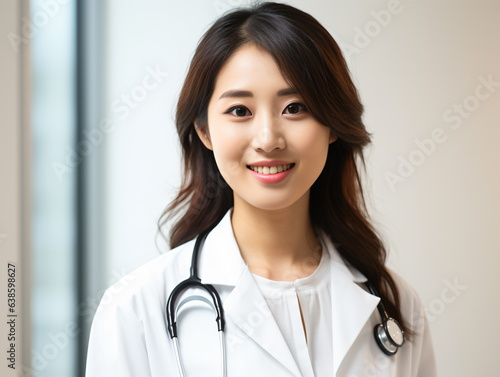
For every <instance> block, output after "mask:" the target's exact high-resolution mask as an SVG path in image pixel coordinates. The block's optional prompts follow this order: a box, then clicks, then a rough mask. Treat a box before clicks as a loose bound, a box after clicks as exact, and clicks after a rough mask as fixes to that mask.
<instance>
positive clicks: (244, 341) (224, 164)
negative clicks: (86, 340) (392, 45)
mask: <svg viewBox="0 0 500 377" xmlns="http://www.w3.org/2000/svg"><path fill="white" fill-rule="evenodd" d="M362 111H363V108H362V105H361V103H360V101H359V97H358V93H357V91H356V88H355V87H354V85H353V83H352V81H351V78H350V76H349V72H348V69H347V66H346V63H345V61H344V59H343V57H342V54H341V52H340V50H339V48H338V46H337V44H336V43H335V41H334V40H333V38H332V37H331V36H330V35H329V34H328V32H327V31H326V30H325V29H324V28H323V27H322V26H321V25H320V24H319V23H318V22H317V21H316V20H315V19H314V18H312V17H311V16H310V15H308V14H306V13H303V12H301V11H299V10H297V9H295V8H293V7H290V6H287V5H282V4H275V3H264V4H261V5H257V6H256V7H253V8H249V9H240V10H236V11H233V12H231V13H229V14H227V15H225V16H223V17H222V18H220V19H219V20H218V21H216V23H215V24H214V25H213V26H212V27H211V28H210V29H209V30H208V31H207V33H206V34H205V35H204V37H203V38H202V40H201V42H200V44H199V46H198V48H197V50H196V52H195V55H194V57H193V60H192V62H191V66H190V69H189V71H188V74H187V77H186V80H185V83H184V87H183V89H182V91H181V94H180V99H179V103H178V108H177V119H176V123H177V129H178V133H179V137H180V141H181V144H182V150H183V157H184V180H183V183H182V187H181V189H180V192H179V194H178V196H177V198H176V199H175V200H174V201H173V202H172V204H171V205H170V206H169V207H168V208H167V211H166V212H165V215H166V216H167V217H170V218H172V219H175V223H174V225H173V227H172V230H171V234H170V243H171V246H172V248H173V250H172V251H170V252H168V253H166V254H164V255H162V256H160V257H158V258H157V259H155V260H154V261H152V262H150V263H149V264H147V265H145V266H143V267H141V268H140V269H138V270H137V271H135V272H134V273H132V274H131V276H129V277H128V281H130V280H132V283H131V284H130V283H129V286H128V287H127V290H126V291H125V292H123V291H122V292H117V293H114V294H113V293H112V292H113V288H110V292H111V294H109V295H108V299H107V300H106V301H105V302H104V300H103V302H102V303H101V305H100V307H99V309H98V311H97V313H96V317H95V319H94V323H93V327H92V332H91V337H90V345H89V353H88V365H87V376H120V377H124V376H141V377H142V376H176V375H179V369H180V368H184V370H185V372H186V375H187V376H202V375H203V376H211V375H219V374H220V373H221V355H220V349H219V340H218V337H217V333H216V325H215V324H214V323H213V318H214V314H213V311H212V309H211V308H210V306H209V305H206V303H205V302H204V301H203V300H196V301H190V300H189V297H191V298H192V297H200V296H201V297H204V294H205V293H204V292H202V290H200V289H190V290H187V291H186V292H184V293H183V294H181V295H180V296H179V297H178V298H176V299H175V298H174V299H173V301H174V304H175V305H174V306H173V311H175V310H176V308H177V305H178V304H180V305H181V308H180V309H179V313H178V322H177V330H178V339H179V345H180V346H179V347H180V355H181V356H180V360H182V361H179V365H178V361H177V358H176V350H175V347H174V342H173V341H172V340H171V339H170V336H168V331H169V330H171V329H172V326H167V321H168V320H167V318H166V314H165V306H166V303H167V300H168V299H169V296H170V294H171V293H172V291H173V290H174V288H175V287H176V286H177V285H178V284H179V283H180V282H181V281H183V280H184V279H186V278H188V276H189V272H190V266H191V256H192V254H193V247H194V244H195V239H196V238H197V237H198V236H199V235H200V234H202V233H205V232H207V231H209V233H208V235H207V237H206V239H205V241H204V243H203V245H202V249H201V251H200V255H199V260H198V266H199V277H200V278H201V281H202V282H203V283H205V284H211V285H212V286H213V287H214V288H215V289H216V291H217V294H218V295H219V296H220V298H221V301H222V304H223V310H224V313H225V336H226V338H225V340H224V341H223V344H224V345H225V352H226V355H227V362H226V363H224V365H225V366H224V367H222V369H223V368H227V374H228V375H229V376H239V377H240V376H339V377H340V376H345V377H354V376H399V377H401V376H405V377H406V376H415V377H416V376H418V377H424V376H425V377H432V376H435V375H436V371H435V362H434V355H433V349H432V344H431V340H430V337H429V333H428V326H427V323H426V320H425V315H424V310H423V308H422V305H421V303H420V302H419V300H418V298H417V296H416V294H415V293H414V291H413V290H412V289H411V288H410V287H409V286H408V285H407V284H406V283H405V282H404V281H403V280H402V279H401V278H400V277H398V276H397V275H395V274H394V273H393V272H391V271H389V270H388V269H387V268H386V267H385V266H384V261H385V250H384V247H383V244H382V242H381V240H380V238H379V237H378V236H377V235H376V233H375V231H374V229H373V227H372V226H371V225H370V223H369V221H368V216H367V213H366V208H365V205H364V199H363V190H362V186H361V183H360V179H359V175H358V170H357V163H358V162H361V163H363V165H364V160H363V155H362V149H363V147H364V146H365V145H367V144H368V142H369V140H370V137H369V134H368V133H367V131H366V129H365V127H364V125H363V123H362V120H361V115H362ZM367 282H368V283H369V285H370V287H371V288H372V289H373V292H372V293H376V294H377V295H375V294H372V293H371V292H370V291H369V289H368V288H367V286H366V284H365V283H367ZM109 297H111V299H109ZM205 301H206V300H205ZM209 302H210V301H209ZM379 302H381V303H382V304H383V306H384V307H385V309H386V311H387V313H389V315H390V316H391V317H393V318H394V319H395V320H396V321H397V322H399V324H400V325H401V327H402V329H403V331H404V334H405V336H406V342H405V343H404V344H402V346H401V347H399V345H401V343H403V341H402V340H403V338H402V336H401V333H398V334H396V337H397V336H401V339H400V340H399V341H398V342H399V344H398V346H397V347H396V346H394V345H389V349H384V347H383V344H382V346H381V345H379V343H380V341H378V340H376V338H377V335H378V334H379V333H378V331H379V330H378V329H380V326H379V324H380V323H381V321H382V318H381V315H380V313H379V311H378V310H377V307H378V305H379ZM374 328H375V329H376V330H375V331H374ZM381 335H382V336H383V333H382V332H381ZM386 342H387V340H386ZM382 343H383V342H382ZM396 352H397V353H396ZM181 363H182V366H181V365H180V364H181Z"/></svg>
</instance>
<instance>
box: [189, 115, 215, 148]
mask: <svg viewBox="0 0 500 377" xmlns="http://www.w3.org/2000/svg"><path fill="white" fill-rule="evenodd" d="M193 124H194V128H195V130H196V133H197V134H198V137H199V138H200V140H201V142H202V143H203V145H204V146H205V147H206V148H207V149H210V150H211V151H213V147H212V141H211V140H210V133H209V132H208V125H207V124H206V123H205V124H198V122H197V121H196V120H195V121H194V122H193Z"/></svg>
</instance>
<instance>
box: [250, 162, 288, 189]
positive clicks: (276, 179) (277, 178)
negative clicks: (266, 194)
mask: <svg viewBox="0 0 500 377" xmlns="http://www.w3.org/2000/svg"><path fill="white" fill-rule="evenodd" d="M287 164H291V165H292V167H291V168H290V169H288V170H285V171H282V172H280V173H275V174H260V173H257V172H256V171H253V170H252V169H250V168H249V167H247V169H248V171H249V172H250V173H251V174H252V175H253V176H254V177H255V178H257V180H258V181H260V182H262V183H268V184H276V183H280V182H282V181H283V180H284V179H285V178H286V177H288V175H290V173H291V172H292V170H293V168H294V167H295V164H294V163H293V162H286V161H259V162H255V163H252V164H251V165H248V166H276V165H287Z"/></svg>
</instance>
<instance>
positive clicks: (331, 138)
mask: <svg viewBox="0 0 500 377" xmlns="http://www.w3.org/2000/svg"><path fill="white" fill-rule="evenodd" d="M337 139H338V137H337V135H334V134H333V133H332V132H331V131H330V139H329V142H330V144H331V143H333V142H334V141H336V140H337Z"/></svg>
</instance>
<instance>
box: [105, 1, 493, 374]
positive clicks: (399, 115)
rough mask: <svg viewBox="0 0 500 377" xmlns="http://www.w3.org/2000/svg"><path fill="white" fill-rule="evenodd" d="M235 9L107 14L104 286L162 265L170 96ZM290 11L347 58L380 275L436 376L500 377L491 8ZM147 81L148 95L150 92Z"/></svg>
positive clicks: (177, 7)
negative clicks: (381, 259) (422, 328)
mask: <svg viewBox="0 0 500 377" xmlns="http://www.w3.org/2000/svg"><path fill="white" fill-rule="evenodd" d="M242 3H244V1H241V0H240V1H237V0H220V1H215V0H214V1H212V0H210V1H206V0H204V1H202V0H197V1H194V0H193V1H160V0H148V1H142V2H127V3H124V2H123V1H118V0H108V1H107V2H106V3H105V4H106V6H105V8H106V16H107V17H108V20H109V23H108V24H107V26H106V31H105V34H104V36H103V38H104V39H103V40H104V41H105V43H104V44H105V51H106V53H107V56H106V57H107V59H106V64H105V66H104V67H103V75H102V77H104V78H106V81H105V82H103V92H102V93H103V109H104V111H103V114H102V117H106V116H109V117H110V118H111V119H112V121H113V125H114V127H113V130H112V131H111V132H110V133H109V134H108V135H107V136H106V139H105V141H104V143H103V145H102V148H103V150H104V151H105V155H106V156H107V157H106V161H105V167H106V174H105V176H106V190H105V192H104V193H103V194H104V195H105V202H107V203H108V205H107V207H106V208H105V211H106V220H105V229H104V233H105V234H107V239H106V247H105V249H106V250H108V251H109V254H107V255H106V256H103V258H106V259H105V266H106V267H105V269H106V271H107V273H108V280H109V282H112V281H114V280H116V276H118V275H121V274H122V273H125V272H126V271H130V270H131V269H133V268H134V267H136V266H138V265H139V264H142V263H143V262H145V261H147V260H149V259H151V258H153V257H154V256H156V255H157V253H158V251H157V249H156V246H155V234H156V220H157V218H158V216H159V215H160V213H161V211H162V210H163V207H164V206H165V205H166V204H167V203H168V201H169V200H170V199H171V198H172V195H173V193H174V191H173V190H174V188H175V187H176V186H177V185H178V183H179V178H180V173H179V167H180V162H179V150H178V146H177V140H176V135H175V130H174V125H173V110H174V106H175V100H176V96H177V94H178V92H179V89H180V86H181V83H182V80H183V78H184V75H185V72H186V69H187V64H188V62H189V59H190V57H191V55H192V53H193V50H194V48H195V45H196V42H197V41H198V40H199V38H200V37H201V34H202V32H203V31H204V30H206V28H207V27H208V25H209V24H210V23H211V22H212V21H213V20H214V19H215V18H216V17H217V16H218V15H219V14H220V13H221V11H223V10H225V9H228V8H229V7H230V6H232V5H238V4H242ZM289 3H290V4H292V5H295V6H298V7H300V8H302V9H303V10H305V11H308V12H310V13H312V14H313V15H314V16H315V17H317V18H318V19H319V20H320V22H322V23H323V24H324V25H325V26H326V27H327V28H328V29H329V30H330V31H331V32H332V33H333V34H334V35H335V36H336V37H337V38H338V42H339V43H340V44H341V45H342V46H343V47H344V49H345V50H346V51H347V53H348V54H349V61H350V65H351V68H352V71H353V73H354V75H355V79H356V82H357V84H358V88H359V90H360V93H361V96H362V98H363V101H364V104H365V107H366V115H365V122H366V124H367V127H368V128H369V130H370V131H371V132H372V133H373V145H372V147H371V148H370V149H369V150H368V151H367V160H368V165H369V166H368V167H369V169H368V178H369V181H368V183H367V187H368V191H369V193H370V197H371V199H370V203H371V207H372V212H373V216H374V219H375V220H376V223H377V225H378V227H379V229H380V230H381V232H382V234H383V236H384V239H385V240H386V243H387V246H388V248H389V251H390V261H389V263H390V265H391V266H393V267H394V268H395V269H396V270H397V271H398V272H399V273H401V274H402V275H403V276H404V277H405V278H406V279H408V280H409V281H410V282H411V283H412V284H413V286H414V287H415V288H416V289H417V291H418V292H419V293H420V295H421V297H422V300H423V303H424V305H425V306H426V307H427V308H428V314H429V317H430V320H431V327H432V332H433V336H434V341H435V345H436V351H437V356H438V362H439V371H440V375H441V376H455V377H469V376H473V375H480V376H482V377H493V376H496V375H498V372H497V366H496V360H495V357H496V354H495V350H497V349H498V346H497V344H496V343H497V339H499V338H500V326H499V325H498V322H497V317H498V313H499V311H500V299H499V297H500V295H499V294H498V290H499V288H500V284H499V283H498V278H497V277H496V272H497V270H498V266H499V265H500V256H499V252H500V237H499V236H498V227H499V225H500V218H499V217H500V215H499V213H500V200H499V198H498V193H499V192H500V177H499V168H498V163H499V162H500V148H498V147H497V143H498V141H499V140H500V128H499V126H500V125H499V124H498V123H499V115H500V114H499V109H500V106H499V105H500V84H499V83H500V52H499V49H498V35H500V23H499V22H498V19H499V16H500V3H499V2H496V1H486V0H482V1H474V2H473V1H467V0H454V1H452V0H441V1H439V2H436V1H430V0H413V1H411V0H400V1H397V0H391V1H379V0H376V1H369V2H366V1H349V0H342V1H340V0H339V1H328V2H327V1H320V0H313V1H305V0H296V1H290V2H289ZM362 34H364V36H363V35H362ZM151 69H153V70H158V71H159V72H160V73H159V74H157V75H156V81H155V80H153V81H151V78H148V75H149V76H151V77H155V76H154V75H153V76H152V75H151V73H150V70H151ZM143 80H147V81H148V82H149V83H156V84H157V85H155V87H154V88H150V89H145V88H144V84H143ZM485 81H490V82H492V83H491V84H484V82H485ZM128 96H129V97H130V98H132V100H127V99H126V98H127V97H128ZM133 98H135V100H134V99H133ZM459 107H461V108H462V110H460V109H459ZM457 109H458V110H457ZM457 111H458V112H457ZM431 138H434V140H435V141H429V140H430V139H431ZM418 144H420V145H421V147H419V146H418ZM422 145H423V146H422ZM421 149H425V153H424V152H422V151H421ZM408 160H410V161H412V162H411V165H407V166H404V165H405V163H403V162H402V161H408ZM388 177H390V178H391V179H392V180H393V181H394V179H396V181H394V182H396V183H393V184H390V183H389V182H390V181H389V178H388ZM398 177H399V178H398ZM478 322H481V324H477V323H478Z"/></svg>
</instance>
